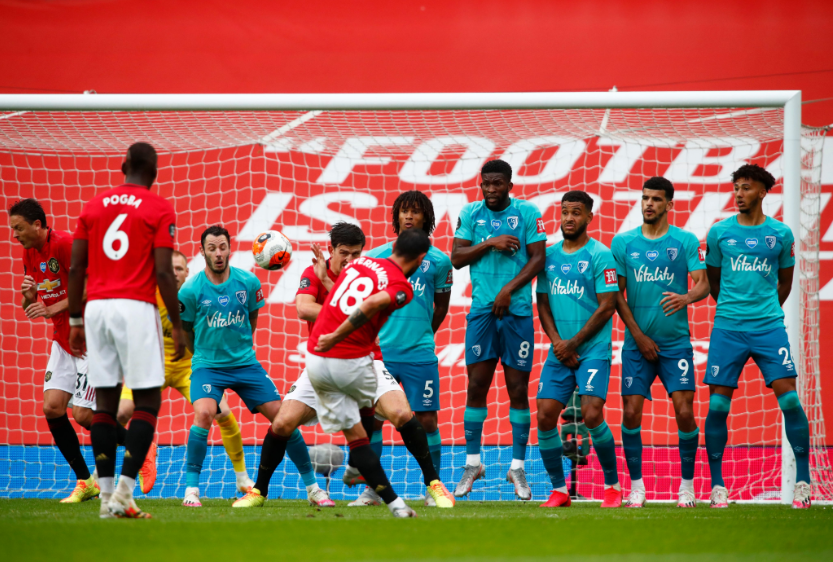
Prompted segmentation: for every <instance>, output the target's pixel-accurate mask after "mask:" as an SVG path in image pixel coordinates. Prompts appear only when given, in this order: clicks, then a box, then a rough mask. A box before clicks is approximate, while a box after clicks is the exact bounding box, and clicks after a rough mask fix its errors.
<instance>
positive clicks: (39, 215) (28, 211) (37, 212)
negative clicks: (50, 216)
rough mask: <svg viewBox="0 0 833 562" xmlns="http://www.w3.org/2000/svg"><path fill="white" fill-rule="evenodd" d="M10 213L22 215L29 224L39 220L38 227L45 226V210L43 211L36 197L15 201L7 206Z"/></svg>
mask: <svg viewBox="0 0 833 562" xmlns="http://www.w3.org/2000/svg"><path fill="white" fill-rule="evenodd" d="M12 215H17V216H20V217H23V218H24V219H25V220H26V222H28V223H29V224H35V221H40V227H41V228H47V226H46V212H44V210H43V207H42V206H41V204H40V203H38V200H37V199H32V198H29V199H21V200H20V201H17V202H15V204H14V205H12V206H11V207H9V216H12Z"/></svg>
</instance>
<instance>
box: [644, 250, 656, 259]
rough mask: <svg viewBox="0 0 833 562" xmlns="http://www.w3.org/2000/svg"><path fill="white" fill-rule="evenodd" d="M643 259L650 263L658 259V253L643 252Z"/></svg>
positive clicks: (651, 251)
mask: <svg viewBox="0 0 833 562" xmlns="http://www.w3.org/2000/svg"><path fill="white" fill-rule="evenodd" d="M645 257H646V258H648V259H649V260H651V261H654V260H655V259H657V258H658V257H659V252H657V251H656V250H650V251H648V252H645Z"/></svg>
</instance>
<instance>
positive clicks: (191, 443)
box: [185, 425, 208, 488]
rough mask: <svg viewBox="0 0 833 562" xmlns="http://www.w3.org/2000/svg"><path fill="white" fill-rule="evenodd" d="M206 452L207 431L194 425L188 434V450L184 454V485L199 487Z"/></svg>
mask: <svg viewBox="0 0 833 562" xmlns="http://www.w3.org/2000/svg"><path fill="white" fill-rule="evenodd" d="M207 450H208V430H207V429H203V428H201V427H197V426H196V425H192V426H191V431H189V432H188V448H187V449H186V453H185V485H186V486H187V487H189V488H196V487H197V486H199V485H200V473H201V472H202V465H203V463H204V462H205V453H206V451H207Z"/></svg>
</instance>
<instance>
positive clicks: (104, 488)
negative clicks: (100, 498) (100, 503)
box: [98, 476, 116, 494]
mask: <svg viewBox="0 0 833 562" xmlns="http://www.w3.org/2000/svg"><path fill="white" fill-rule="evenodd" d="M98 487H99V488H101V493H102V494H112V493H113V492H115V491H116V478H115V477H114V476H108V477H107V478H99V479H98Z"/></svg>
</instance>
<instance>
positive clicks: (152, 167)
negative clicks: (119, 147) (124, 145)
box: [121, 142, 157, 188]
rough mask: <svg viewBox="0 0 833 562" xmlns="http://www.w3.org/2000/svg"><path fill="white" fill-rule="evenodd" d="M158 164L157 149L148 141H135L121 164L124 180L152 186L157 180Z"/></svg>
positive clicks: (148, 186)
mask: <svg viewBox="0 0 833 562" xmlns="http://www.w3.org/2000/svg"><path fill="white" fill-rule="evenodd" d="M156 165H157V157H156V149H154V148H153V147H152V146H151V145H149V144H148V143H146V142H137V143H134V144H132V145H131V146H130V148H128V149H127V156H126V157H125V158H124V163H123V164H122V165H121V171H122V172H123V173H124V181H125V182H126V183H133V184H136V185H144V186H145V187H147V188H150V186H152V185H153V182H154V181H155V180H156Z"/></svg>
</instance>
